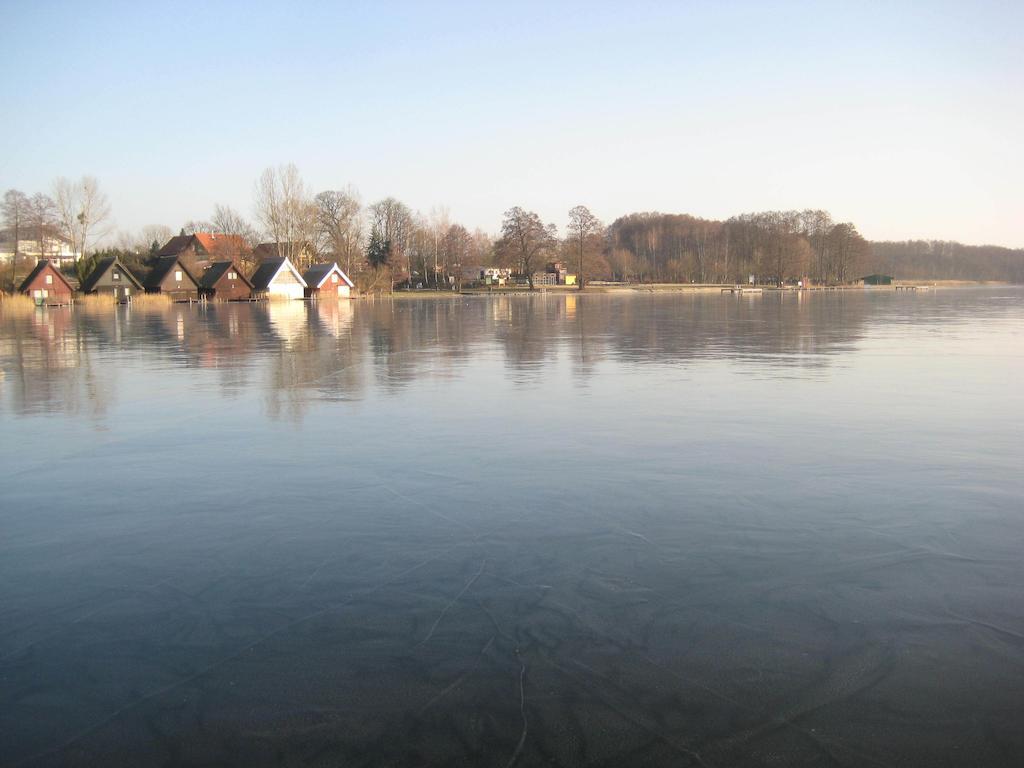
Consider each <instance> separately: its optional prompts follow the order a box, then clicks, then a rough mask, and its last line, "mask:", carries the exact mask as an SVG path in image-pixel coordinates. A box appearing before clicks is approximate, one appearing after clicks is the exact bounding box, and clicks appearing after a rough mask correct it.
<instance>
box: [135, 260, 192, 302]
mask: <svg viewBox="0 0 1024 768" xmlns="http://www.w3.org/2000/svg"><path fill="white" fill-rule="evenodd" d="M144 285H145V288H146V293H161V294H163V295H164V296H169V297H170V298H171V301H199V281H198V280H196V279H195V278H194V277H192V273H191V272H189V271H188V270H187V269H185V265H184V264H182V263H181V259H180V258H178V257H177V256H161V257H160V258H158V259H157V260H156V263H155V264H154V265H153V268H152V269H151V270H149V274H148V275H146V281H145V284H144Z"/></svg>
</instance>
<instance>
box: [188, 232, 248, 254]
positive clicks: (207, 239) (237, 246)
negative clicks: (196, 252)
mask: <svg viewBox="0 0 1024 768" xmlns="http://www.w3.org/2000/svg"><path fill="white" fill-rule="evenodd" d="M194 237H195V239H196V240H198V241H199V244H200V245H201V246H203V249H204V250H205V251H206V252H207V253H211V254H215V253H217V252H220V253H224V254H225V255H226V254H227V253H229V252H234V253H243V252H245V251H248V250H249V245H248V243H246V242H245V238H244V237H242V236H241V235H225V234H222V233H220V232H196V233H195V235H194Z"/></svg>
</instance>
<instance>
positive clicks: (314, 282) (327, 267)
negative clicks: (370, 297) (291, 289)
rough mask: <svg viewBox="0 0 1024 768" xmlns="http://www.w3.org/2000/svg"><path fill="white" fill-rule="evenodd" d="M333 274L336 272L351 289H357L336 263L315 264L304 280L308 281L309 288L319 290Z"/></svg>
mask: <svg viewBox="0 0 1024 768" xmlns="http://www.w3.org/2000/svg"><path fill="white" fill-rule="evenodd" d="M332 272H336V273H337V274H338V276H339V277H340V278H341V279H342V280H344V281H345V284H346V285H347V286H348V287H349V288H355V287H356V284H355V283H353V282H352V281H351V280H349V277H348V275H346V274H345V273H344V272H342V271H341V267H339V266H338V264H337V263H336V262H335V263H333V264H314V265H313V266H311V267H310V268H309V269H307V270H306V271H305V273H304V274H303V275H302V279H303V280H305V281H306V285H307V286H308V287H310V288H319V287H320V286H322V285H323V284H324V283H325V282H327V278H329V277H330V276H331V273H332Z"/></svg>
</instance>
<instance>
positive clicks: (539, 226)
mask: <svg viewBox="0 0 1024 768" xmlns="http://www.w3.org/2000/svg"><path fill="white" fill-rule="evenodd" d="M556 242H557V230H556V229H555V226H554V224H548V225H547V226H545V225H544V222H543V221H541V218H540V216H538V215H537V214H536V213H534V212H533V211H524V210H523V209H522V208H520V207H519V206H516V207H515V208H509V209H508V210H507V211H505V219H504V221H502V224H501V240H500V241H499V242H498V250H499V251H500V252H501V253H503V254H504V255H505V256H506V257H507V258H511V259H512V260H514V261H515V263H516V264H517V265H518V269H519V272H520V274H523V275H526V280H527V282H528V283H529V284H530V290H531V291H532V290H533V272H534V268H535V267H536V266H537V263H538V260H539V259H540V258H542V257H543V255H544V254H545V253H547V252H548V251H549V250H550V249H551V248H552V247H553V246H554V245H555V243H556Z"/></svg>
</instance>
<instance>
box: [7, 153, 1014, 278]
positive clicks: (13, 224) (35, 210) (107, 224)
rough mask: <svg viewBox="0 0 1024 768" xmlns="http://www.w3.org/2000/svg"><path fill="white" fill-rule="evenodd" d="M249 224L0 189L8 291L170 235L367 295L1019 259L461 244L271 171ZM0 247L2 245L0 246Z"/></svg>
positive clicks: (802, 232)
mask: <svg viewBox="0 0 1024 768" xmlns="http://www.w3.org/2000/svg"><path fill="white" fill-rule="evenodd" d="M252 210H253V216H252V218H251V219H250V218H248V217H246V216H245V215H243V214H241V213H239V212H238V211H236V210H234V209H233V208H231V207H230V206H227V205H221V204H218V205H215V206H214V210H213V212H212V215H210V216H209V218H204V219H200V220H192V221H188V222H185V224H184V225H183V226H181V227H177V228H174V229H172V228H171V227H168V226H165V225H150V226H147V227H144V228H143V229H142V230H140V231H139V232H137V233H126V232H119V233H116V234H112V226H111V220H112V212H111V207H110V204H109V202H108V201H107V197H106V195H105V194H104V193H103V192H102V190H101V189H100V187H99V183H98V181H97V180H96V179H95V178H93V177H91V176H84V177H82V178H81V179H80V180H78V181H70V180H68V179H58V180H57V181H56V182H55V183H54V185H53V194H52V196H50V195H46V194H44V193H37V194H35V195H34V196H29V195H26V194H24V193H22V192H20V191H18V190H8V191H7V192H6V194H5V195H4V196H3V199H2V200H0V219H2V223H3V225H4V230H3V231H2V232H0V236H2V237H0V239H2V240H3V243H5V244H8V243H16V244H17V245H12V246H10V248H9V251H8V253H7V254H6V256H5V260H6V264H5V265H4V267H3V268H0V270H2V271H0V287H2V288H4V289H6V290H11V289H13V288H14V287H15V286H16V285H17V283H18V278H19V276H23V275H24V274H25V273H27V271H28V270H30V269H31V268H32V266H33V265H34V263H35V259H36V258H47V257H51V255H55V254H56V253H57V252H59V250H60V249H61V248H65V249H66V250H70V252H71V253H73V254H81V256H82V257H81V258H80V259H79V260H78V261H77V262H72V264H73V266H70V267H67V268H68V269H70V270H71V271H74V272H76V273H77V276H78V277H79V278H82V277H83V276H84V275H85V274H86V273H88V271H89V270H90V269H91V267H92V264H94V263H95V260H96V259H97V258H99V257H100V256H102V255H104V254H108V255H118V256H120V257H121V258H122V259H124V260H125V261H126V263H127V264H128V265H129V266H130V267H132V268H138V269H145V268H146V267H148V266H149V265H150V264H151V263H152V260H153V258H154V256H155V254H156V253H157V251H158V250H159V249H160V247H161V245H162V244H163V243H165V242H167V240H168V239H169V238H170V237H171V235H172V234H174V233H175V232H177V233H180V234H183V235H184V234H192V233H195V232H213V233H218V234H224V235H231V236H232V238H230V239H229V240H226V241H225V242H226V243H233V244H235V245H234V246H232V247H233V248H235V250H236V251H237V252H232V253H226V254H220V257H221V258H224V257H230V258H236V259H238V260H239V261H240V263H241V264H242V265H243V267H244V268H247V269H255V266H256V263H257V262H258V261H259V260H260V259H263V258H266V257H267V255H269V254H276V255H278V256H282V257H287V258H289V259H291V260H292V261H293V262H295V263H296V265H297V266H299V268H300V269H302V268H305V267H306V266H308V265H309V264H310V263H313V262H315V261H328V260H333V261H336V262H338V264H340V265H341V266H342V268H343V269H344V270H345V271H346V272H347V273H348V274H349V275H350V276H352V277H353V278H354V279H355V281H356V283H357V285H358V287H359V288H360V289H362V290H365V291H375V290H391V289H393V288H394V287H395V286H396V285H402V284H404V285H407V286H410V287H422V288H436V289H442V288H443V289H451V288H458V287H460V286H461V285H462V283H463V280H466V279H469V280H472V279H474V274H476V275H478V274H479V270H480V268H482V267H486V266H501V267H508V268H510V269H511V270H512V271H513V272H514V273H516V274H517V275H519V276H520V277H521V279H522V280H523V282H524V283H528V284H529V285H530V286H531V287H532V286H533V283H534V277H535V275H537V274H538V272H543V271H544V270H545V268H546V265H547V264H548V263H550V262H555V261H559V262H562V263H563V264H564V265H566V267H567V270H568V271H572V272H574V273H575V274H576V276H577V281H578V285H580V287H582V286H583V285H584V284H585V282H587V281H590V280H595V279H596V280H615V281H622V282H669V283H672V282H685V283H691V282H692V283H745V282H747V281H749V280H751V279H753V280H754V281H756V282H757V283H761V284H774V285H778V284H782V283H786V282H796V281H798V280H808V281H810V282H812V283H815V284H829V285H831V284H843V283H850V282H852V281H854V280H856V279H857V278H858V277H861V276H863V275H866V274H871V273H876V272H877V273H884V274H888V275H893V276H894V277H896V278H898V279H904V280H944V279H945V280H948V279H952V280H1002V281H1012V282H1024V250H1019V249H1018V250H1012V249H1009V248H999V247H996V246H965V245H961V244H959V243H955V242H939V241H909V242H904V243H895V242H881V243H873V244H872V243H869V242H868V241H867V240H865V239H864V238H863V237H862V236H861V235H860V233H859V232H858V231H857V227H856V226H855V225H854V224H853V223H851V222H837V221H834V220H833V219H832V216H831V215H830V214H829V213H828V212H827V211H823V210H803V211H764V212H760V213H744V214H741V215H737V216H733V217H732V218H729V219H727V220H725V221H717V220H710V219H701V218H697V217H695V216H690V215H687V214H671V213H631V214H628V215H626V216H622V217H620V218H618V219H616V220H615V221H613V222H612V223H611V224H610V225H608V226H605V225H604V224H603V223H602V222H601V221H599V220H598V219H597V217H595V216H594V215H593V214H592V213H591V212H590V210H589V209H587V207H586V206H582V205H580V206H576V207H574V208H573V209H572V210H570V211H569V212H568V215H567V220H566V223H565V225H564V229H563V232H564V235H563V233H560V232H559V228H558V226H556V225H555V224H554V223H552V222H545V221H543V220H542V219H541V217H540V216H539V215H538V214H537V213H535V212H534V211H530V210H528V209H525V208H523V207H520V206H514V207H511V208H509V209H508V210H506V211H505V212H504V216H503V221H502V225H501V231H500V232H499V233H498V234H497V235H496V236H492V235H491V234H489V233H486V232H483V231H481V230H479V229H477V230H475V231H472V232H471V231H469V230H468V229H467V228H466V227H464V226H463V225H461V224H459V223H458V222H455V221H452V220H451V218H450V216H449V214H448V211H447V210H446V209H443V208H442V209H434V210H432V211H431V212H430V213H429V214H423V213H421V212H418V211H415V210H413V209H412V208H410V207H409V206H408V205H406V204H405V203H403V202H402V201H400V200H397V199H395V198H393V197H386V198H384V199H382V200H378V201H376V202H374V203H371V204H369V205H364V204H363V202H362V200H361V199H360V197H359V193H358V191H356V190H355V189H354V188H352V187H343V188H339V189H329V190H324V191H321V192H319V193H314V191H313V190H311V189H310V188H309V187H308V186H307V185H306V183H305V181H304V180H303V178H302V175H301V174H300V173H299V170H298V169H297V168H296V167H295V166H294V165H284V166H280V167H276V168H267V169H266V170H265V171H264V172H263V173H262V174H261V175H260V176H259V177H258V179H257V180H256V183H255V185H254V189H253V209H252ZM4 247H5V248H6V247H7V245H4Z"/></svg>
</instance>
